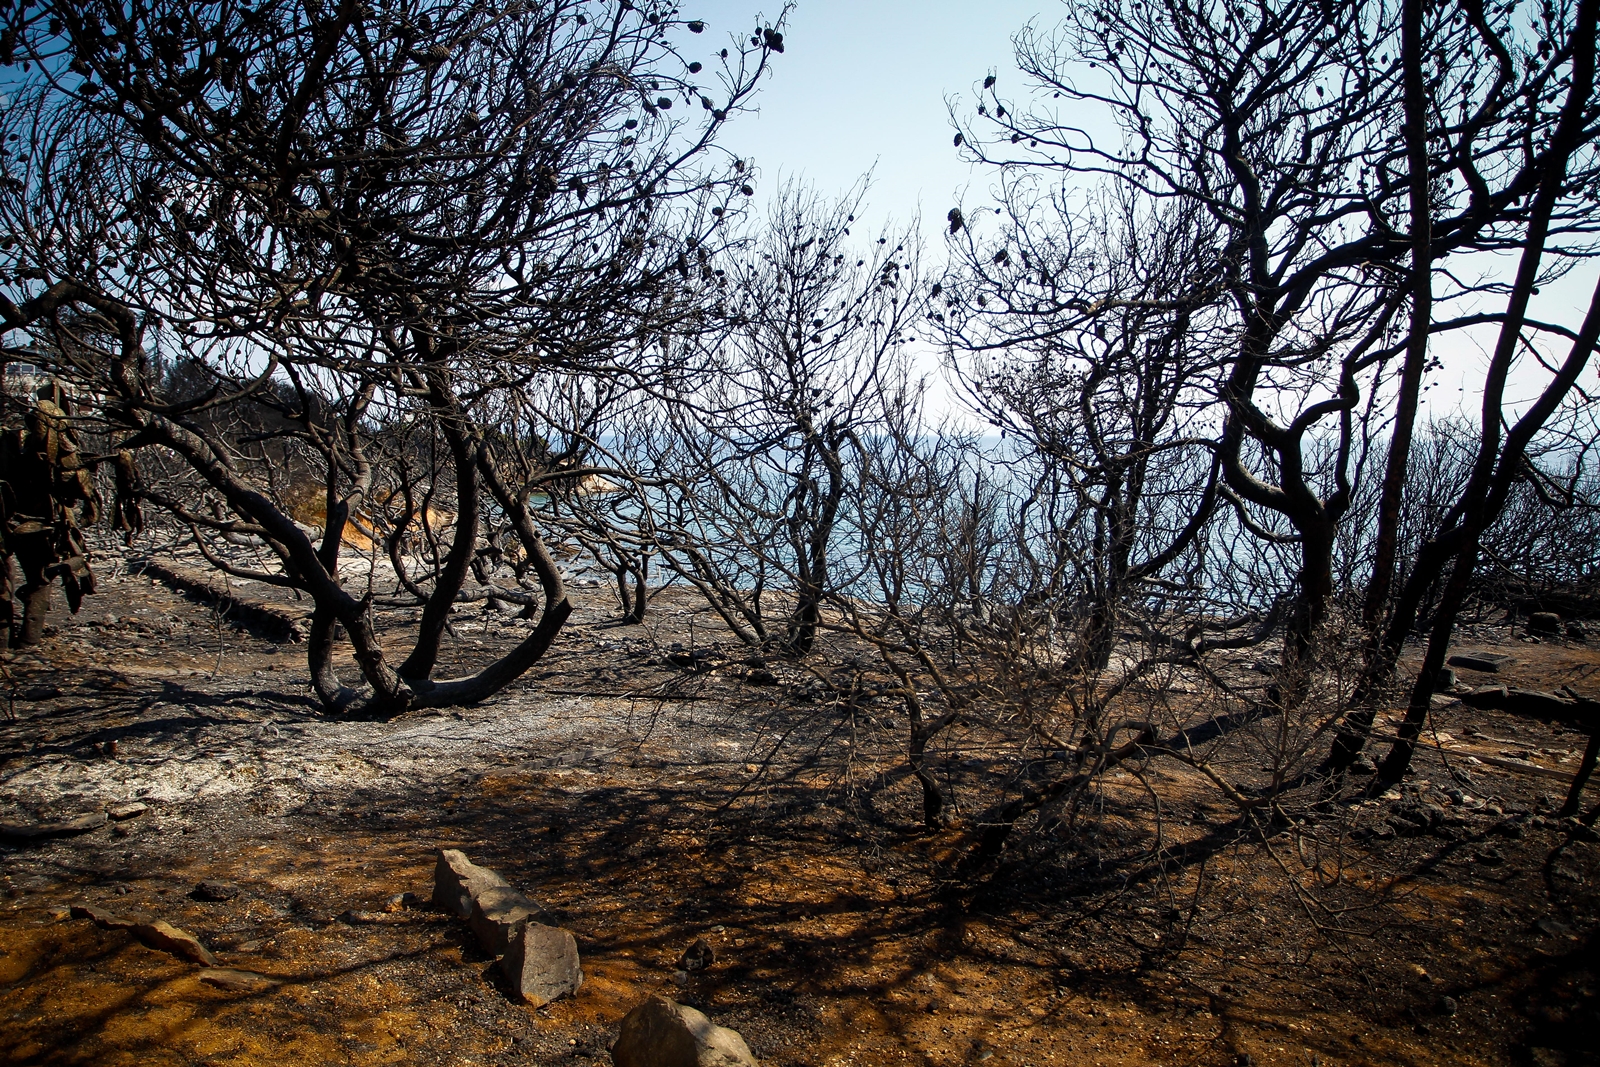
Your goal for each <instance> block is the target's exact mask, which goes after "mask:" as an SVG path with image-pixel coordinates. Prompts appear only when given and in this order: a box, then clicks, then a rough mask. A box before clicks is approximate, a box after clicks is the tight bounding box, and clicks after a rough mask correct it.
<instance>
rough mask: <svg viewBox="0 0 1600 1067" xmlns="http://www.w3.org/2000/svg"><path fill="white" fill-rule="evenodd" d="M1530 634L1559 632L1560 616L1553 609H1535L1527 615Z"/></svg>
mask: <svg viewBox="0 0 1600 1067" xmlns="http://www.w3.org/2000/svg"><path fill="white" fill-rule="evenodd" d="M1528 632H1529V633H1530V634H1551V635H1556V636H1559V635H1560V634H1561V616H1560V615H1557V614H1556V613H1555V612H1553V611H1536V612H1534V613H1533V614H1532V615H1529V616H1528Z"/></svg>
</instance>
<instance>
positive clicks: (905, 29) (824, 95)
mask: <svg viewBox="0 0 1600 1067" xmlns="http://www.w3.org/2000/svg"><path fill="white" fill-rule="evenodd" d="M681 10H682V17H683V18H696V19H703V20H704V21H705V22H706V24H707V25H706V32H705V33H704V34H703V35H702V36H700V37H698V38H690V39H689V40H688V42H687V44H688V47H689V49H691V50H692V49H694V48H695V47H696V46H699V47H703V48H704V50H705V51H706V53H707V54H708V56H709V55H710V54H711V53H714V52H715V51H716V50H717V49H719V48H722V47H723V46H724V45H726V44H727V43H728V42H727V35H728V34H729V33H743V34H748V33H749V32H750V30H751V29H752V28H753V27H754V26H755V25H756V24H757V22H758V21H760V22H761V23H762V24H769V23H770V22H771V21H772V20H774V19H775V18H776V17H777V16H778V14H779V12H780V11H781V3H777V2H768V3H764V4H756V3H752V2H747V0H700V2H696V0H686V2H684V3H683V5H682V9H681ZM1061 11H1062V8H1061V5H1060V4H1059V3H1058V2H1057V0H989V2H987V3H971V2H967V3H961V2H958V0H928V2H923V3H904V2H889V0H854V2H847V0H799V3H798V4H797V5H796V7H795V10H794V12H793V13H792V14H791V16H790V19H789V23H788V26H787V28H786V29H785V31H784V53H783V54H782V55H779V56H774V57H773V70H772V74H771V77H770V79H769V80H768V81H767V83H766V87H765V88H764V89H763V90H762V91H761V93H760V95H759V98H758V101H757V104H758V106H759V107H760V114H759V115H742V116H740V117H739V118H738V119H737V120H736V121H734V122H730V123H729V124H728V126H727V128H726V130H725V133H724V136H723V143H724V144H725V145H726V146H727V147H728V148H729V149H730V150H732V151H734V152H737V153H739V154H740V155H741V156H745V157H748V158H751V159H753V160H754V161H755V164H756V166H757V167H758V168H759V169H760V176H761V184H762V186H763V187H764V189H765V190H768V191H770V190H772V189H774V188H775V187H776V186H777V185H778V183H779V181H780V180H781V179H784V178H789V177H803V178H805V179H807V180H809V181H810V182H811V183H812V184H814V185H815V186H816V187H817V189H818V190H819V191H820V192H822V193H825V194H829V195H834V194H838V193H842V192H843V191H844V190H846V189H847V188H849V187H850V186H851V185H852V184H853V183H854V182H855V181H856V179H857V178H859V177H860V176H861V175H862V174H864V173H865V172H866V171H868V170H872V171H873V184H872V189H871V191H870V192H869V194H868V201H869V207H870V209H871V211H870V216H869V217H870V218H872V219H873V220H875V221H880V220H882V219H883V218H885V217H890V218H893V219H895V220H898V221H901V222H905V221H909V219H910V218H911V217H912V216H913V215H914V214H916V213H917V212H918V211H919V209H920V211H921V214H922V216H923V227H922V229H923V233H924V234H925V235H926V236H927V239H928V243H929V248H928V252H929V253H930V256H933V257H935V258H936V257H937V252H938V246H937V242H936V237H937V235H938V233H939V232H940V231H941V230H942V227H943V223H944V216H945V212H947V211H949V210H950V208H951V206H952V205H954V204H955V203H956V202H957V193H958V191H960V190H961V189H963V188H966V189H967V190H968V195H967V198H966V199H967V200H968V201H969V202H972V203H975V202H978V201H981V200H986V199H987V191H988V189H989V187H990V186H991V184H992V183H993V175H992V174H991V173H986V172H985V171H984V170H983V169H982V168H973V167H970V166H969V165H968V164H966V163H964V162H962V160H961V159H960V157H959V156H958V155H957V152H956V149H955V147H954V146H953V145H952V144H951V138H952V137H953V136H954V135H955V131H954V130H953V129H952V128H951V127H950V122H949V112H948V109H947V107H946V104H945V101H946V98H947V97H948V98H951V99H952V100H954V101H956V102H957V106H958V108H959V109H960V110H961V111H963V112H965V111H970V110H971V108H972V107H973V105H974V104H975V103H976V96H975V90H976V89H977V87H978V86H979V85H981V84H982V82H983V79H984V76H985V75H987V74H990V73H995V74H998V75H999V77H1000V78H1001V79H1002V88H1004V84H1005V81H1006V80H1007V75H1008V74H1011V73H1012V72H1013V71H1014V70H1015V65H1014V62H1013V58H1012V47H1011V36H1012V34H1014V33H1016V32H1017V31H1018V30H1020V29H1021V28H1022V27H1023V26H1025V25H1027V24H1028V23H1029V22H1030V21H1032V20H1035V19H1037V20H1038V22H1039V24H1040V25H1041V26H1053V25H1054V24H1055V23H1056V22H1058V21H1059V19H1060V14H1061ZM758 15H759V16H760V18H759V20H758V18H757V16H758ZM701 42H703V44H702V43H701ZM707 65H708V67H709V66H710V64H707ZM1009 80H1010V82H1011V84H1012V86H1013V87H1014V88H1016V89H1019V90H1020V88H1021V84H1020V78H1019V77H1017V76H1014V75H1013V76H1012V77H1011V78H1010V79H1009Z"/></svg>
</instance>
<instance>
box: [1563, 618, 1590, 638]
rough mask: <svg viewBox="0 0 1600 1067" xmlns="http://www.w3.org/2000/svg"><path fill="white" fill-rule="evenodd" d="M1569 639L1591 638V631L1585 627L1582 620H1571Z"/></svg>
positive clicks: (1568, 628)
mask: <svg viewBox="0 0 1600 1067" xmlns="http://www.w3.org/2000/svg"><path fill="white" fill-rule="evenodd" d="M1567 640H1569V641H1587V640H1589V631H1588V630H1587V629H1585V628H1584V625H1583V623H1581V622H1569V623H1567Z"/></svg>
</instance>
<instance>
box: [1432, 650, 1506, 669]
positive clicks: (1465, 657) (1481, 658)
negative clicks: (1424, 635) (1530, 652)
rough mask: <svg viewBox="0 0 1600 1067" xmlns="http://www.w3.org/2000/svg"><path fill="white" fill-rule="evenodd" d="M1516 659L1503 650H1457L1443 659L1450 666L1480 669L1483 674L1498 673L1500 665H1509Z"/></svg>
mask: <svg viewBox="0 0 1600 1067" xmlns="http://www.w3.org/2000/svg"><path fill="white" fill-rule="evenodd" d="M1516 661H1517V660H1516V657H1515V656H1508V655H1506V654H1505V653H1504V652H1458V653H1456V654H1455V655H1454V656H1451V657H1450V658H1449V659H1447V660H1445V662H1446V663H1448V664H1449V665H1450V666H1452V667H1461V668H1462V669H1464V670H1469V671H1482V672H1483V673H1484V674H1499V673H1500V668H1501V667H1509V666H1510V665H1511V664H1513V663H1515V662H1516Z"/></svg>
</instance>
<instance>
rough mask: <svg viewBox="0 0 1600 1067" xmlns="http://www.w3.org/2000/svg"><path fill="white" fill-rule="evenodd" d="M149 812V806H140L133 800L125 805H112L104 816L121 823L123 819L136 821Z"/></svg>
mask: <svg viewBox="0 0 1600 1067" xmlns="http://www.w3.org/2000/svg"><path fill="white" fill-rule="evenodd" d="M149 810H150V806H149V805H148V804H141V803H139V802H138V801H137V800H133V801H129V802H128V803H126V804H113V805H112V806H111V807H109V808H107V809H106V814H107V815H109V816H111V817H112V818H113V819H116V820H117V821H118V822H121V821H122V820H124V819H137V818H138V817H139V816H141V815H143V814H144V813H145V812H147V811H149Z"/></svg>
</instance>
